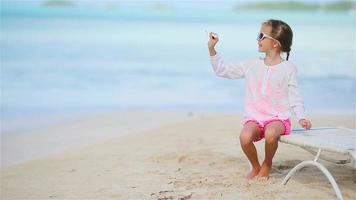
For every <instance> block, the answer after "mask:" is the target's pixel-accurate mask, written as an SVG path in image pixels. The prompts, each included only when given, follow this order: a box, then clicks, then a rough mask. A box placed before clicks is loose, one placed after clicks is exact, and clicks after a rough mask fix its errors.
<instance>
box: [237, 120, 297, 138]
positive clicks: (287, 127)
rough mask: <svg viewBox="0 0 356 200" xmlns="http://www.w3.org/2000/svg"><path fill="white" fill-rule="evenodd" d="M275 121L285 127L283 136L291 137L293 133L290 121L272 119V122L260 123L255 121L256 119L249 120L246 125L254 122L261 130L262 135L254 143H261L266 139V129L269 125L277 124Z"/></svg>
mask: <svg viewBox="0 0 356 200" xmlns="http://www.w3.org/2000/svg"><path fill="white" fill-rule="evenodd" d="M275 121H280V122H282V124H283V125H284V133H283V134H282V135H289V134H290V133H291V122H290V120H289V119H286V120H282V119H271V120H267V121H261V122H258V121H257V120H254V119H248V120H246V121H245V123H244V125H245V124H247V123H248V122H254V123H256V124H257V125H258V127H259V128H260V130H261V134H260V136H259V137H258V138H257V139H256V140H254V142H257V141H260V140H261V139H263V138H265V127H266V126H267V125H268V124H269V123H271V122H275Z"/></svg>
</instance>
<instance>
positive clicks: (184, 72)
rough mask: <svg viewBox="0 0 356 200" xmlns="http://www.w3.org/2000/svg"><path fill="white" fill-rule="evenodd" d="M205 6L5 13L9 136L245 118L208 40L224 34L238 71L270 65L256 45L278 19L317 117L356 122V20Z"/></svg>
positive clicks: (4, 97) (4, 115) (240, 87)
mask: <svg viewBox="0 0 356 200" xmlns="http://www.w3.org/2000/svg"><path fill="white" fill-rule="evenodd" d="M202 4H203V3H201V2H200V3H199V2H197V3H193V2H190V1H182V2H178V1H175V2H174V3H171V4H169V3H167V4H166V5H156V4H154V3H153V2H150V1H144V2H141V3H135V4H134V3H132V4H119V5H118V6H112V7H108V6H100V5H89V6H75V7H45V6H41V5H40V4H35V3H33V4H26V3H2V4H1V38H0V45H1V57H0V58H1V119H2V128H1V129H2V132H10V131H15V130H18V129H20V128H21V127H22V128H23V127H25V126H24V125H23V124H18V123H7V122H10V121H12V122H13V121H14V120H15V121H16V120H17V119H19V118H21V119H24V118H28V119H33V118H39V119H40V118H46V116H50V115H51V116H53V115H54V116H55V115H59V114H68V115H70V114H71V113H95V112H101V111H127V110H154V111H155V110H170V111H172V110H173V111H177V110H178V111H189V112H195V111H206V112H210V111H212V112H216V111H217V112H220V111H221V112H242V111H243V100H244V81H243V80H228V79H222V78H218V77H216V76H215V75H214V73H213V71H212V69H211V66H210V63H209V56H208V50H207V40H208V37H207V35H206V33H205V30H207V31H214V32H217V33H218V34H219V36H220V42H219V44H218V47H217V49H218V51H219V52H220V53H221V54H222V55H223V56H224V57H225V60H226V61H231V62H237V61H240V60H245V59H250V58H254V57H259V56H263V54H259V53H258V52H257V42H256V39H255V38H256V35H257V32H258V31H259V27H260V24H261V23H262V22H263V21H265V20H267V19H270V18H277V19H282V20H284V21H286V22H287V23H289V25H290V26H291V27H292V29H293V31H294V41H293V46H292V52H291V56H290V60H291V61H292V62H294V63H295V64H296V65H297V66H298V68H299V88H300V91H301V93H302V95H303V96H304V99H305V106H306V109H307V111H308V113H310V114H314V113H343V114H345V113H347V114H352V115H354V114H355V102H356V96H355V95H356V89H355V85H356V73H355V64H356V50H355V44H356V31H355V13H352V12H321V11H320V12H303V11H293V12H291V11H241V10H239V11H237V10H234V9H233V5H232V3H229V4H226V5H223V6H216V4H215V3H212V2H209V3H206V4H204V5H202ZM39 121H40V120H39ZM30 126H31V125H27V126H26V127H30Z"/></svg>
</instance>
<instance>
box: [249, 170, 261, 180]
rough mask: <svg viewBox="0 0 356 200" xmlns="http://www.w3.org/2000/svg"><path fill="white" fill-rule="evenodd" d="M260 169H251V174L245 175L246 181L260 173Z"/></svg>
mask: <svg viewBox="0 0 356 200" xmlns="http://www.w3.org/2000/svg"><path fill="white" fill-rule="evenodd" d="M260 169H261V167H257V168H253V169H252V170H251V172H250V173H249V174H248V175H247V177H246V179H248V180H251V179H253V178H254V177H255V176H257V175H258V173H259V172H260Z"/></svg>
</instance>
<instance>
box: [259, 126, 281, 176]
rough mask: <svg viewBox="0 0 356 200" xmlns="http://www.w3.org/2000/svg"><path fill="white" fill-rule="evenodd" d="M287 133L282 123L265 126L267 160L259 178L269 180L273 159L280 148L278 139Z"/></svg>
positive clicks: (263, 164)
mask: <svg viewBox="0 0 356 200" xmlns="http://www.w3.org/2000/svg"><path fill="white" fill-rule="evenodd" d="M284 131H285V127H284V125H283V123H282V122H281V121H274V122H271V123H269V124H268V125H266V126H265V160H264V161H263V163H262V166H261V170H260V172H259V173H258V177H261V178H268V177H269V172H270V170H271V167H272V159H273V156H274V154H275V153H276V151H277V148H278V139H279V136H281V135H282V134H283V133H284Z"/></svg>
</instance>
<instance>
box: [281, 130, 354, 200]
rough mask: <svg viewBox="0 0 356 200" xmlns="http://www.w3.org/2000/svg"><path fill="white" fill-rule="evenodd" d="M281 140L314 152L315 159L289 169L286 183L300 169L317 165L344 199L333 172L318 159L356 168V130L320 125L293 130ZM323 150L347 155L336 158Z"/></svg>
mask: <svg viewBox="0 0 356 200" xmlns="http://www.w3.org/2000/svg"><path fill="white" fill-rule="evenodd" d="M280 142H282V143H286V144H291V145H296V146H298V147H301V148H303V149H305V150H307V151H309V152H311V153H313V154H315V155H316V156H315V158H314V160H308V161H303V162H301V163H299V164H298V165H297V166H295V167H294V168H293V169H291V170H290V171H289V173H288V174H287V175H286V177H285V178H284V180H283V183H282V184H283V185H286V184H287V182H288V181H289V179H290V178H291V177H292V176H293V175H294V174H295V173H296V172H297V171H299V170H300V169H302V168H304V167H306V166H315V167H317V168H318V169H320V170H321V171H322V172H323V173H324V174H325V176H326V177H327V178H328V180H329V182H330V183H331V185H332V187H333V188H334V190H335V193H336V196H337V198H338V199H340V200H342V199H343V197H342V194H341V192H340V189H339V187H338V185H337V184H336V182H335V179H334V177H333V176H332V175H331V173H330V172H329V171H328V170H327V169H326V168H325V167H324V166H323V165H322V164H321V163H319V162H318V159H319V158H320V159H323V160H326V161H330V162H334V163H336V164H347V163H352V166H353V169H354V170H356V131H355V130H354V129H349V128H343V127H320V128H313V129H310V130H304V129H297V130H293V131H292V134H291V135H287V136H281V137H280ZM321 152H333V153H338V154H343V155H345V156H344V157H345V158H343V159H334V158H331V157H327V156H324V155H322V154H321Z"/></svg>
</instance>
